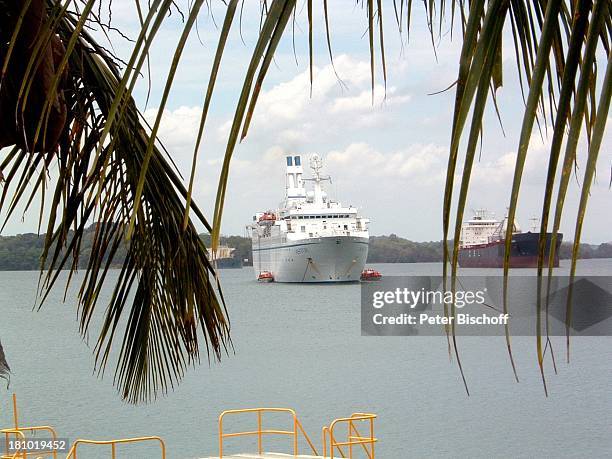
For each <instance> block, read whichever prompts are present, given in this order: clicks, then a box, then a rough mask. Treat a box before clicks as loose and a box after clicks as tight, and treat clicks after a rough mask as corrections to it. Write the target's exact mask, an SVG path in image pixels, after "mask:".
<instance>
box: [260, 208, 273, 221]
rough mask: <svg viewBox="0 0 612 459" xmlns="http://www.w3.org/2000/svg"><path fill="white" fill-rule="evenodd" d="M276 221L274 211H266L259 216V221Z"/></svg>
mask: <svg viewBox="0 0 612 459" xmlns="http://www.w3.org/2000/svg"><path fill="white" fill-rule="evenodd" d="M274 221H276V214H275V213H274V212H270V211H268V212H264V213H263V215H262V216H261V217H259V223H270V222H274Z"/></svg>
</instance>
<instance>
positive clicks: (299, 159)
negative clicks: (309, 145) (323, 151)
mask: <svg viewBox="0 0 612 459" xmlns="http://www.w3.org/2000/svg"><path fill="white" fill-rule="evenodd" d="M293 159H294V162H295V165H296V166H301V165H302V158H300V157H299V156H296V157H295V158H293ZM290 165H291V164H289V166H290Z"/></svg>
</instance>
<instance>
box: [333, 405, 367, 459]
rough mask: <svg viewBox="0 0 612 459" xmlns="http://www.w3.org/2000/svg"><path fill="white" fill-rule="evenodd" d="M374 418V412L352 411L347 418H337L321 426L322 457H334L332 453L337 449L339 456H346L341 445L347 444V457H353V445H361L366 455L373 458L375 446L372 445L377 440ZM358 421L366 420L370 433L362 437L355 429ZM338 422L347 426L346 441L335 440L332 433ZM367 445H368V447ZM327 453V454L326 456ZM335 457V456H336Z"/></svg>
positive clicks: (350, 458)
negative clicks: (327, 424)
mask: <svg viewBox="0 0 612 459" xmlns="http://www.w3.org/2000/svg"><path fill="white" fill-rule="evenodd" d="M374 419H376V415H375V414H370V413H353V414H352V415H351V417H349V418H339V419H336V420H334V421H333V422H332V423H331V424H330V425H329V427H327V426H326V427H323V429H322V434H323V457H329V458H330V459H333V458H334V453H335V451H336V450H337V451H338V452H339V453H340V456H341V457H344V458H346V457H347V456H346V455H345V453H344V450H343V448H342V447H343V446H348V458H349V459H352V457H353V447H354V446H361V447H362V448H363V450H364V451H365V453H366V455H367V456H368V458H369V459H375V448H374V445H375V444H376V442H377V441H378V439H377V438H376V437H374ZM359 422H367V423H368V424H369V431H370V435H369V436H367V437H364V436H363V435H361V434H360V433H359V430H358V429H357V426H356V423H359ZM340 424H346V426H347V438H346V441H337V440H336V435H335V434H334V430H335V428H336V426H338V425H340ZM328 437H329V450H328V448H327V445H328V443H327V439H328ZM368 446H369V447H368ZM328 453H329V456H328ZM336 457H337V456H336Z"/></svg>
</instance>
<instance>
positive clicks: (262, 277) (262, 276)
mask: <svg viewBox="0 0 612 459" xmlns="http://www.w3.org/2000/svg"><path fill="white" fill-rule="evenodd" d="M257 281H258V282H274V276H273V275H272V273H271V272H270V271H262V272H260V273H259V276H257Z"/></svg>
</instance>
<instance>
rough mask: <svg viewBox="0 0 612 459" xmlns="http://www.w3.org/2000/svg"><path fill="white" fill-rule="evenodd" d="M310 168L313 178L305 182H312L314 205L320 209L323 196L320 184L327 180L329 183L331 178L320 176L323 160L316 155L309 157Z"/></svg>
mask: <svg viewBox="0 0 612 459" xmlns="http://www.w3.org/2000/svg"><path fill="white" fill-rule="evenodd" d="M310 168H311V169H312V175H313V177H312V178H311V179H305V180H312V181H313V182H314V204H315V205H317V206H319V207H322V206H323V203H324V197H323V196H324V195H323V188H322V187H321V182H322V181H324V180H329V182H330V183H331V177H330V176H329V175H328V176H322V175H321V169H322V168H323V160H322V159H321V157H320V156H319V155H317V154H316V153H315V154H314V155H312V156H311V157H310Z"/></svg>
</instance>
